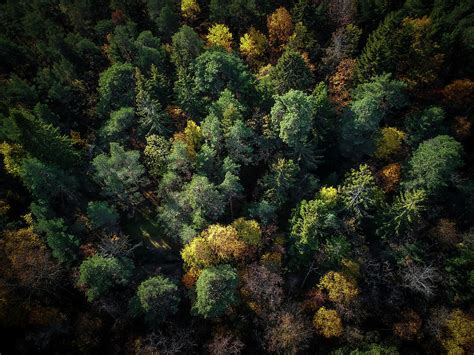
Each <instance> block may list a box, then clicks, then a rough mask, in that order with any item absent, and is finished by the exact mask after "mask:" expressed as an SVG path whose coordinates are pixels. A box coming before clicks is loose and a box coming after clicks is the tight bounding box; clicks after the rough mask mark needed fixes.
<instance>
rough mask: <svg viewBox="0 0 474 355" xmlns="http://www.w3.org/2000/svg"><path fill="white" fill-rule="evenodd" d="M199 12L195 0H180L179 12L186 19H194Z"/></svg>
mask: <svg viewBox="0 0 474 355" xmlns="http://www.w3.org/2000/svg"><path fill="white" fill-rule="evenodd" d="M200 12H201V8H200V7H199V3H198V2H197V1H196V0H181V14H182V15H183V17H184V18H185V19H187V20H190V21H194V20H196V18H197V17H198V15H199V13H200Z"/></svg>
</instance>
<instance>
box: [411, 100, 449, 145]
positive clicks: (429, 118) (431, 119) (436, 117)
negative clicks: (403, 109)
mask: <svg viewBox="0 0 474 355" xmlns="http://www.w3.org/2000/svg"><path fill="white" fill-rule="evenodd" d="M444 116H445V114H444V110H443V109H442V108H441V107H437V106H431V107H428V108H426V109H424V110H423V111H422V112H416V113H412V114H410V115H409V116H408V117H407V118H406V119H405V127H406V130H407V133H408V136H407V141H408V143H409V144H410V145H411V146H413V147H416V146H417V145H418V144H419V143H421V142H422V141H424V140H427V139H429V138H433V137H436V136H437V135H440V134H442V133H443V126H442V124H443V120H444Z"/></svg>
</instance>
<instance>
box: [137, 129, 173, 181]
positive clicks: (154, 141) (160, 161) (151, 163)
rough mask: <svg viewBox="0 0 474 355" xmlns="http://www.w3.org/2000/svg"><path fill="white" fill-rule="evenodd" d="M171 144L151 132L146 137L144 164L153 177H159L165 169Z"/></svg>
mask: <svg viewBox="0 0 474 355" xmlns="http://www.w3.org/2000/svg"><path fill="white" fill-rule="evenodd" d="M170 148H171V144H170V142H169V141H168V140H167V139H165V138H164V137H162V136H158V135H156V134H152V135H150V136H148V137H146V146H145V150H144V152H143V154H144V155H145V165H146V167H147V168H148V173H149V174H150V175H151V176H152V177H154V178H155V179H158V178H160V177H161V176H162V175H163V174H164V173H165V171H166V164H167V161H168V155H169V153H170Z"/></svg>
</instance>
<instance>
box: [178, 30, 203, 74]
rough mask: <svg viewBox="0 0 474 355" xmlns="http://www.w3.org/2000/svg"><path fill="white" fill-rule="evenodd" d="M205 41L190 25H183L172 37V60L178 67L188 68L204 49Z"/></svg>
mask: <svg viewBox="0 0 474 355" xmlns="http://www.w3.org/2000/svg"><path fill="white" fill-rule="evenodd" d="M203 47H204V43H203V41H202V40H201V38H199V36H198V34H197V33H196V32H195V31H194V30H193V29H192V28H191V27H189V26H186V25H184V26H182V27H181V28H180V29H179V31H178V32H176V33H175V34H174V35H173V38H172V52H171V60H172V61H173V63H174V64H175V65H176V67H177V68H178V69H182V68H187V67H189V65H191V63H192V62H193V61H194V59H195V58H197V57H198V56H199V55H200V54H201V52H202V51H203Z"/></svg>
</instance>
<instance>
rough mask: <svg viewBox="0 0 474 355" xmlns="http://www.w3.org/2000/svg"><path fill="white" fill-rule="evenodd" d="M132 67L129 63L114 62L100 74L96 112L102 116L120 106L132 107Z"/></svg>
mask: <svg viewBox="0 0 474 355" xmlns="http://www.w3.org/2000/svg"><path fill="white" fill-rule="evenodd" d="M134 86H135V83H134V69H133V66H132V65H131V64H129V63H126V64H121V63H116V64H113V65H112V66H110V67H109V68H107V69H106V70H105V71H104V72H102V73H101V74H100V78H99V88H98V91H99V102H98V104H97V112H98V113H99V114H100V115H102V116H104V115H107V114H109V113H110V112H111V111H116V110H119V109H121V108H122V107H132V106H133V104H134V101H135V100H134V98H135V93H134V90H133V89H132V90H131V89H130V88H133V87H134Z"/></svg>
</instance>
